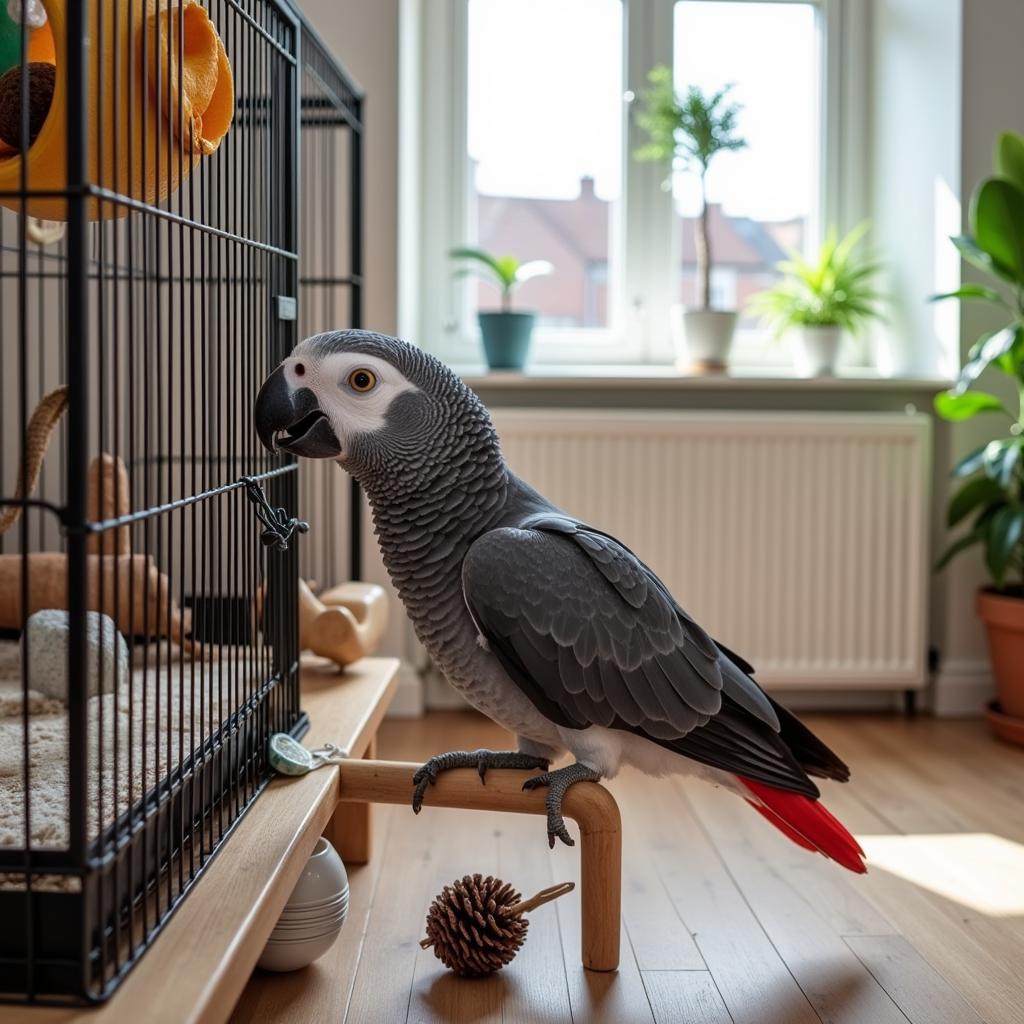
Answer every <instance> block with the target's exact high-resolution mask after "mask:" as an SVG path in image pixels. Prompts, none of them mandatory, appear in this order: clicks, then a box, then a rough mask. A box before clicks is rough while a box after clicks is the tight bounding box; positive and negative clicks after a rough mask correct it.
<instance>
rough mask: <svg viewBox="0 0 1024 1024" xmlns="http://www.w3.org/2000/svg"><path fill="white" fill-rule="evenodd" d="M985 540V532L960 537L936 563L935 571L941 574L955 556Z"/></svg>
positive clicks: (978, 531)
mask: <svg viewBox="0 0 1024 1024" xmlns="http://www.w3.org/2000/svg"><path fill="white" fill-rule="evenodd" d="M984 539H985V531H984V530H972V531H971V532H970V533H967V534H964V536H963V537H960V538H959V539H958V540H955V541H953V543H952V544H950V545H949V547H948V548H946V550H945V551H944V552H943V553H942V557H941V558H940V559H939V560H938V561H937V562H936V563H935V571H936V572H939V571H940V570H942V569H945V568H946V566H947V565H949V563H950V560H951V559H952V558H953V557H954V556H955V555H959V554H960V552H961V551H963V550H965V549H966V548H969V547H971V546H972V545H974V544H980V543H981V542H982V541H983V540H984Z"/></svg>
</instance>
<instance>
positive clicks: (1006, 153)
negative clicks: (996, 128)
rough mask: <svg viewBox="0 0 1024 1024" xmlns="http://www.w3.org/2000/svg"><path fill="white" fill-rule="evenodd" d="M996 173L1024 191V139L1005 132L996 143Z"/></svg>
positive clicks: (1014, 133) (1013, 133) (1015, 134)
mask: <svg viewBox="0 0 1024 1024" xmlns="http://www.w3.org/2000/svg"><path fill="white" fill-rule="evenodd" d="M996 173H997V174H998V175H999V177H1001V178H1006V180H1007V181H1012V182H1013V183H1014V184H1015V185H1016V186H1017V187H1018V188H1021V189H1024V138H1022V137H1021V136H1020V135H1018V134H1017V133H1016V132H1003V133H1002V134H1001V135H1000V136H999V138H998V140H997V141H996Z"/></svg>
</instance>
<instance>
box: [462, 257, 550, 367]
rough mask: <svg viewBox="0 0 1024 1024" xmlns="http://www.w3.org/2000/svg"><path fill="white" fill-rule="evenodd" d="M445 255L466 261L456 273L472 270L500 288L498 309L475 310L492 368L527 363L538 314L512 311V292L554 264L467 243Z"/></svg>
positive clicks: (467, 272) (546, 271) (541, 274)
mask: <svg viewBox="0 0 1024 1024" xmlns="http://www.w3.org/2000/svg"><path fill="white" fill-rule="evenodd" d="M448 255H449V256H450V257H451V258H452V259H454V260H460V261H463V262H464V263H467V264H468V266H463V267H461V268H460V269H459V270H458V271H456V274H457V276H460V277H462V276H466V275H469V274H475V275H478V276H480V277H483V278H484V279H485V280H489V281H491V282H492V283H494V284H496V285H497V286H498V288H499V289H501V311H500V312H490V313H478V314H477V319H478V320H479V322H480V335H481V337H482V338H483V343H484V355H485V356H486V358H487V365H488V366H489V367H490V368H491V369H492V370H521V369H522V368H523V367H524V366H525V365H526V356H527V354H528V352H529V351H530V338H531V336H532V335H533V325H534V322H535V321H536V319H537V317H536V314H534V313H522V312H513V311H512V293H513V292H514V291H515V290H516V289H517V288H518V287H519V286H520V285H521V284H525V283H526V282H527V281H529V280H531V279H532V278H535V277H542V276H544V275H545V274H550V273H551V271H552V270H553V269H554V268H553V267H552V265H551V264H550V263H549V262H548V261H547V260H531V261H530V262H529V263H520V261H519V260H518V259H516V257H515V256H496V255H494V254H493V253H490V252H487V251H486V250H485V249H474V248H471V247H468V246H463V247H461V248H458V249H452V250H451V251H450V252H449V253H448Z"/></svg>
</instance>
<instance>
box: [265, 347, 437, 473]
mask: <svg viewBox="0 0 1024 1024" xmlns="http://www.w3.org/2000/svg"><path fill="white" fill-rule="evenodd" d="M284 366H285V377H286V378H287V380H288V383H289V384H290V385H291V386H292V387H293V388H302V387H305V388H309V389H310V390H311V391H312V392H313V394H314V395H316V398H317V403H318V404H319V406H320V408H321V409H322V410H323V411H324V412H325V413H326V414H327V418H328V420H329V421H330V424H331V427H332V428H333V430H334V434H335V436H336V437H337V438H338V441H339V442H340V444H341V448H342V453H343V454H344V451H345V447H346V441H347V439H348V438H350V437H352V436H353V435H354V434H363V433H372V432H373V431H375V430H380V429H382V428H383V426H384V422H385V416H386V415H387V411H388V408H389V407H390V405H391V403H392V402H393V401H394V400H395V399H396V398H397V397H398V396H399V395H400V394H402V393H403V392H405V391H416V390H418V389H417V387H416V385H415V384H413V383H412V382H411V381H409V380H408V379H407V378H406V377H404V376H403V375H402V373H401V372H400V371H399V370H398V369H396V368H395V367H394V366H392V365H391V363H389V362H387V361H385V360H383V359H379V358H377V357H376V356H369V355H361V354H360V353H358V352H334V353H332V354H331V355H327V356H320V355H319V354H317V353H315V352H312V351H305V343H303V344H301V345H298V346H296V348H295V350H294V351H293V352H292V354H291V355H290V356H289V357H288V358H287V359H286V360H285V362H284ZM359 370H363V371H366V372H367V373H369V374H370V375H371V377H372V380H373V382H374V383H373V386H372V387H371V388H369V389H368V390H365V391H363V390H357V388H356V387H355V386H354V385H353V377H354V375H357V376H356V383H360V384H361V383H363V382H365V379H366V378H365V377H360V376H358V371H359Z"/></svg>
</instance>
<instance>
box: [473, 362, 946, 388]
mask: <svg viewBox="0 0 1024 1024" xmlns="http://www.w3.org/2000/svg"><path fill="white" fill-rule="evenodd" d="M455 369H456V372H458V373H459V375H460V376H461V377H462V379H463V380H464V381H465V382H466V383H467V384H468V385H469V386H470V387H471V388H486V389H488V390H502V391H506V390H507V391H514V390H528V389H554V388H571V389H579V390H585V389H587V388H593V389H597V388H609V387H615V388H617V389H625V390H629V391H643V390H659V391H670V390H718V391H728V390H735V391H742V390H757V391H762V390H763V391H803V392H808V391H918V392H928V393H932V394H933V393H937V392H939V391H944V390H945V389H946V388H949V387H951V386H952V384H953V381H951V380H946V379H944V378H941V377H883V376H881V375H880V374H878V373H877V372H876V371H874V370H870V369H866V368H854V367H851V368H847V369H844V370H843V371H842V372H841V373H840V375H839V376H835V377H796V376H794V375H793V374H792V373H791V372H787V371H785V370H784V369H783V368H780V370H779V371H778V372H777V373H773V372H772V371H771V370H769V369H764V370H759V371H753V370H747V371H744V370H730V372H729V373H715V374H702V375H697V374H686V373H681V372H680V371H679V370H677V369H676V368H675V367H673V366H657V365H650V364H647V365H617V366H616V365H609V366H537V367H531V368H528V369H527V370H525V371H523V372H519V371H517V370H489V371H484V370H482V369H481V367H479V366H465V367H456V368H455Z"/></svg>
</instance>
